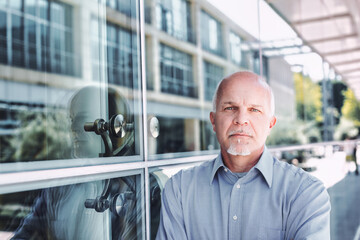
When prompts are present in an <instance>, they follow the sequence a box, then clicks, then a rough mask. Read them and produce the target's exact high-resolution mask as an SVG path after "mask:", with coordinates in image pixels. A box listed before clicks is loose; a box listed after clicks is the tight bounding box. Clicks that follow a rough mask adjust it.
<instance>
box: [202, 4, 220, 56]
mask: <svg viewBox="0 0 360 240" xmlns="http://www.w3.org/2000/svg"><path fill="white" fill-rule="evenodd" d="M201 26H202V27H201V29H200V30H201V44H202V47H203V48H204V49H205V50H207V51H210V52H212V53H214V54H216V55H219V56H222V57H223V56H226V54H225V51H223V40H222V37H223V35H222V25H221V23H220V22H219V21H217V20H216V19H215V18H213V17H212V16H210V15H209V14H208V13H206V12H205V11H201Z"/></svg>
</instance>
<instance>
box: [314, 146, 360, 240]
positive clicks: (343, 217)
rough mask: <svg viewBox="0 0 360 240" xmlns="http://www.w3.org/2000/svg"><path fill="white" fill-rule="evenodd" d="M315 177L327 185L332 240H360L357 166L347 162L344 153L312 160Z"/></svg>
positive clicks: (359, 189)
mask: <svg viewBox="0 0 360 240" xmlns="http://www.w3.org/2000/svg"><path fill="white" fill-rule="evenodd" d="M307 164H308V165H310V166H314V169H316V170H314V171H312V172H310V173H311V174H312V175H314V176H316V177H317V178H319V179H320V180H321V181H323V182H324V185H325V186H326V188H327V190H328V193H329V195H330V202H331V213H330V224H331V225H330V227H331V233H330V235H331V240H360V175H356V174H355V163H354V162H346V161H345V153H344V152H335V153H334V154H332V155H330V156H327V157H325V158H317V159H315V158H314V159H309V161H308V162H307Z"/></svg>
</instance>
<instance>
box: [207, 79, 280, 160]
mask: <svg viewBox="0 0 360 240" xmlns="http://www.w3.org/2000/svg"><path fill="white" fill-rule="evenodd" d="M270 100H271V96H270V92H269V91H268V90H267V89H266V88H265V87H264V86H262V85H261V84H260V83H259V82H258V81H257V80H254V79H251V78H244V77H243V79H241V80H239V79H236V77H233V78H232V79H228V80H225V82H223V88H222V91H221V92H220V94H219V98H218V101H217V107H216V112H212V113H211V114H210V120H211V123H212V125H213V129H214V131H215V132H216V135H217V138H218V141H219V143H220V146H221V150H222V151H223V152H224V151H226V152H227V153H229V154H231V155H242V156H247V155H250V154H252V153H261V152H262V151H263V147H264V144H265V141H266V138H267V136H268V135H269V133H270V130H271V128H272V127H273V126H274V125H275V122H276V118H275V117H273V116H271V110H270V102H271V101H270Z"/></svg>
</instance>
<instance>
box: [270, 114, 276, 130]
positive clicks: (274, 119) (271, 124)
mask: <svg viewBox="0 0 360 240" xmlns="http://www.w3.org/2000/svg"><path fill="white" fill-rule="evenodd" d="M275 123H276V117H275V116H272V117H271V120H270V129H272V128H273V127H274V126H275Z"/></svg>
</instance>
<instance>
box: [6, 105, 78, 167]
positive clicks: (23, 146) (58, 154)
mask: <svg viewBox="0 0 360 240" xmlns="http://www.w3.org/2000/svg"><path fill="white" fill-rule="evenodd" d="M18 119H19V120H20V121H21V126H20V128H18V129H17V131H16V132H17V134H16V135H15V136H13V138H12V139H11V140H10V141H9V142H10V147H11V149H12V150H13V153H12V154H11V156H9V158H8V159H3V160H2V161H7V162H14V161H15V162H19V161H34V160H53V159H62V158H70V153H71V151H70V149H71V137H70V124H69V119H68V118H67V115H66V113H65V112H61V111H58V112H51V113H49V112H47V113H44V112H36V113H34V112H30V113H29V112H23V113H21V114H19V116H18Z"/></svg>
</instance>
